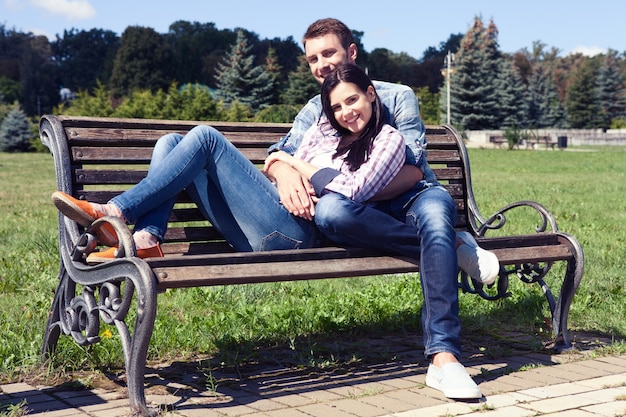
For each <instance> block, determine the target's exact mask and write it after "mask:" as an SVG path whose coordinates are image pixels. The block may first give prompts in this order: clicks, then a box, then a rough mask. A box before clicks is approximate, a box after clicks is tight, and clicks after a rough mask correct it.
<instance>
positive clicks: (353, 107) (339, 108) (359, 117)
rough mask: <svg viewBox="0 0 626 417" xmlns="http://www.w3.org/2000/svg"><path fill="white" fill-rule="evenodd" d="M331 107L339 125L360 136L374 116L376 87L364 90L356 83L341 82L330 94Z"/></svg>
mask: <svg viewBox="0 0 626 417" xmlns="http://www.w3.org/2000/svg"><path fill="white" fill-rule="evenodd" d="M329 98H330V108H331V109H332V111H333V115H334V117H335V119H336V120H337V122H338V123H339V125H340V126H341V127H343V128H345V129H348V130H349V131H350V132H352V133H353V134H354V135H356V136H359V135H360V134H361V133H363V131H364V130H365V127H366V126H367V123H368V122H369V121H370V119H371V118H372V112H373V110H372V103H373V102H374V100H375V99H376V93H375V92H374V88H373V87H372V86H369V87H368V88H367V91H365V92H364V91H362V90H361V89H359V87H357V85H356V84H353V83H348V82H340V83H339V84H337V86H336V87H335V88H333V90H332V91H331V92H330V94H329Z"/></svg>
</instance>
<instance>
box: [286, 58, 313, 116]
mask: <svg viewBox="0 0 626 417" xmlns="http://www.w3.org/2000/svg"><path fill="white" fill-rule="evenodd" d="M298 62H299V65H298V68H297V69H296V70H295V71H292V72H290V73H289V78H288V79H289V82H288V83H289V84H288V86H287V88H286V89H285V90H284V92H283V95H282V97H281V101H282V102H283V103H285V104H292V105H300V106H301V105H304V104H306V102H307V101H309V100H310V99H311V98H313V97H314V96H316V95H317V94H319V93H320V86H319V84H318V83H317V81H315V78H313V76H312V75H311V70H310V69H309V64H308V63H307V62H306V59H305V57H304V55H301V56H300V57H299V58H298Z"/></svg>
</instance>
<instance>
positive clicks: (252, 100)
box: [216, 30, 274, 111]
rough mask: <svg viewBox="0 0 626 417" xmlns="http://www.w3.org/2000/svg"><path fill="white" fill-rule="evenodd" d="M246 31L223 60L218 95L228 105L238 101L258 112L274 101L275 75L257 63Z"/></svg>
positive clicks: (219, 74)
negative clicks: (272, 75) (272, 99)
mask: <svg viewBox="0 0 626 417" xmlns="http://www.w3.org/2000/svg"><path fill="white" fill-rule="evenodd" d="M250 49H251V48H250V46H248V43H247V40H246V37H245V35H244V33H243V30H239V31H238V32H237V40H236V41H235V44H234V45H233V47H232V49H231V50H230V52H229V53H228V54H227V55H226V56H225V57H224V60H223V61H222V62H220V63H219V65H218V69H217V74H216V79H217V91H216V96H217V97H218V98H219V99H220V100H222V101H223V102H224V104H225V105H226V106H227V107H228V106H230V105H231V104H233V103H235V102H238V103H239V104H241V105H244V106H248V107H250V108H251V109H252V110H253V111H257V110H259V109H262V108H263V107H266V106H268V105H269V104H270V100H271V97H272V91H273V88H274V85H273V82H272V77H271V75H270V74H269V73H268V72H267V71H265V69H264V68H263V67H262V66H254V64H253V61H254V56H253V55H250Z"/></svg>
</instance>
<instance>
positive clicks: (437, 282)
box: [315, 182, 461, 358]
mask: <svg viewBox="0 0 626 417" xmlns="http://www.w3.org/2000/svg"><path fill="white" fill-rule="evenodd" d="M455 220H456V207H455V205H454V201H453V200H452V198H451V197H450V195H449V194H448V192H447V191H446V190H445V189H444V188H443V187H441V186H439V185H431V186H428V185H426V184H424V183H423V182H422V183H420V184H418V186H416V187H415V188H414V189H413V190H411V191H409V192H407V193H405V194H404V195H402V196H400V197H399V198H396V199H394V200H390V201H385V202H381V203H355V202H354V201H352V200H350V199H348V198H346V197H344V196H342V195H340V194H327V195H324V196H323V197H322V198H321V199H320V200H319V202H318V203H317V205H316V208H315V222H316V224H317V225H318V227H319V229H320V231H322V232H323V233H324V234H325V235H326V236H327V237H328V238H329V239H331V240H333V241H334V242H336V243H338V244H340V245H346V246H357V247H366V248H374V249H378V250H383V251H387V252H390V253H394V254H399V255H403V256H407V257H412V258H414V259H415V258H419V259H420V278H421V285H422V291H423V293H424V305H423V308H422V327H423V332H424V346H425V354H426V356H427V357H430V356H431V355H433V354H435V353H438V352H449V353H452V354H454V355H455V356H456V357H457V358H460V355H461V346H460V341H459V334H460V330H461V324H460V321H459V299H458V289H457V274H458V264H457V256H456V233H455V230H454V225H455Z"/></svg>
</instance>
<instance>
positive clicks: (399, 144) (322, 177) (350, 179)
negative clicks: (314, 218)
mask: <svg viewBox="0 0 626 417" xmlns="http://www.w3.org/2000/svg"><path fill="white" fill-rule="evenodd" d="M340 141H341V135H340V134H339V133H338V132H337V131H336V130H335V129H334V128H333V127H332V126H331V125H330V122H329V121H328V119H326V117H322V119H321V120H320V121H319V123H316V124H314V125H313V126H311V128H310V129H309V130H308V131H307V132H306V133H305V134H304V137H303V139H302V142H301V143H300V146H299V147H298V150H297V151H296V153H295V154H294V156H295V157H296V158H299V159H302V160H304V161H306V162H309V163H311V164H313V165H317V164H316V162H317V161H319V160H325V161H327V163H328V164H330V165H327V166H318V167H319V168H322V169H320V171H318V172H317V173H316V174H315V175H313V177H312V178H311V184H312V185H313V187H314V188H315V191H316V193H317V195H318V196H321V195H323V194H325V193H327V192H335V193H339V194H343V195H345V196H346V197H348V198H350V199H352V200H354V201H356V202H365V201H367V200H369V199H370V198H372V197H373V196H375V195H376V194H377V193H378V192H379V191H381V190H382V189H383V188H385V187H386V186H387V185H388V184H389V183H390V182H391V180H392V179H393V178H394V177H395V176H396V175H397V174H398V172H399V171H400V168H402V165H404V162H405V159H406V146H405V142H404V138H403V137H402V135H401V134H400V132H399V131H398V130H397V129H395V128H393V127H391V126H390V125H384V126H383V128H382V130H381V131H380V133H379V134H378V135H377V136H376V138H375V139H374V141H373V143H372V147H371V149H370V153H369V157H368V159H367V160H366V161H365V162H363V164H361V166H360V167H359V169H357V170H356V171H350V168H349V166H348V164H347V163H345V162H344V160H345V157H346V156H347V154H343V155H341V156H338V157H336V158H333V159H331V157H332V155H334V154H335V153H336V152H337V146H338V145H339V142H340Z"/></svg>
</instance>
